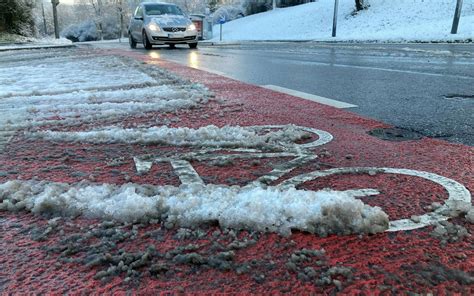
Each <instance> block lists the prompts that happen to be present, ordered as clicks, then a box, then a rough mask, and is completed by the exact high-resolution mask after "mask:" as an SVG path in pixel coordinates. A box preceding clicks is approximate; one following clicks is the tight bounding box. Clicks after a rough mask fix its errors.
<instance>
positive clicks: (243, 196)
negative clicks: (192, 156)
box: [0, 180, 388, 235]
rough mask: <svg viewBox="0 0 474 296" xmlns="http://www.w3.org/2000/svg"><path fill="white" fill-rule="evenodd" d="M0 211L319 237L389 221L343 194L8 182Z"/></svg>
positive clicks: (378, 227)
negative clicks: (294, 232)
mask: <svg viewBox="0 0 474 296" xmlns="http://www.w3.org/2000/svg"><path fill="white" fill-rule="evenodd" d="M0 201H2V203H1V204H0V210H10V211H17V210H24V209H26V210H28V211H31V212H33V213H37V214H52V215H53V216H58V215H65V216H77V215H84V216H86V217H91V218H103V219H115V220H117V221H124V222H125V221H127V222H130V221H134V220H148V219H151V218H155V219H156V218H163V219H165V220H166V221H167V222H171V223H173V224H174V225H176V226H184V227H190V226H196V225H199V224H202V223H210V222H214V221H218V222H219V224H220V226H221V227H229V228H237V229H241V228H244V229H252V230H259V231H270V232H278V233H280V234H283V235H289V234H290V233H291V230H292V229H298V230H301V231H308V232H311V233H316V234H319V235H327V234H331V233H337V234H350V233H377V232H381V231H384V230H386V229H387V228H388V216H387V215H386V214H385V213H384V212H383V211H382V210H381V209H380V208H379V207H371V206H368V205H365V204H364V203H363V202H362V201H360V200H358V199H356V198H354V196H353V195H352V194H351V193H350V192H344V191H329V190H323V191H318V192H314V191H305V190H297V189H295V188H289V189H281V188H277V187H267V188H262V187H259V186H255V185H249V186H246V187H239V186H224V185H198V184H191V185H181V186H180V187H173V186H150V185H138V184H130V183H129V184H125V185H121V186H118V185H112V184H102V185H96V184H87V183H78V184H73V185H69V184H65V183H53V182H45V181H43V182H40V181H33V180H32V181H20V180H15V181H8V182H6V183H2V184H0Z"/></svg>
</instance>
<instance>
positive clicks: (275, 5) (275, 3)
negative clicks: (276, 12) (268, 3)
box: [272, 0, 277, 9]
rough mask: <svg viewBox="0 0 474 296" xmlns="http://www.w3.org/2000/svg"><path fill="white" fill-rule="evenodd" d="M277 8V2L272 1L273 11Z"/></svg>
mask: <svg viewBox="0 0 474 296" xmlns="http://www.w3.org/2000/svg"><path fill="white" fill-rule="evenodd" d="M275 8H277V1H276V0H273V1H272V9H275Z"/></svg>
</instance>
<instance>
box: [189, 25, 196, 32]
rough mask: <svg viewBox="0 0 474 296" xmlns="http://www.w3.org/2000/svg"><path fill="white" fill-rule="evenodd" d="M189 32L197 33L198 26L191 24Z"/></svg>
mask: <svg viewBox="0 0 474 296" xmlns="http://www.w3.org/2000/svg"><path fill="white" fill-rule="evenodd" d="M188 31H196V25H194V24H190V25H189V26H188Z"/></svg>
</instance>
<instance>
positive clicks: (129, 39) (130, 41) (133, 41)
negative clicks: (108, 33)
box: [128, 32, 137, 48]
mask: <svg viewBox="0 0 474 296" xmlns="http://www.w3.org/2000/svg"><path fill="white" fill-rule="evenodd" d="M128 43H130V48H137V42H136V41H135V40H133V37H132V34H131V33H130V32H128Z"/></svg>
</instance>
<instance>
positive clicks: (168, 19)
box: [152, 14, 191, 27]
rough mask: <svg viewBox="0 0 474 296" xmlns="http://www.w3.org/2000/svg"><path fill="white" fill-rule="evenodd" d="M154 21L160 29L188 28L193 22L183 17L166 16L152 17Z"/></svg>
mask: <svg viewBox="0 0 474 296" xmlns="http://www.w3.org/2000/svg"><path fill="white" fill-rule="evenodd" d="M152 20H153V21H154V22H155V23H156V24H157V25H159V26H160V27H186V26H188V25H190V24H191V20H190V19H189V18H187V17H185V16H183V15H172V14H165V15H160V16H155V17H152Z"/></svg>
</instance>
